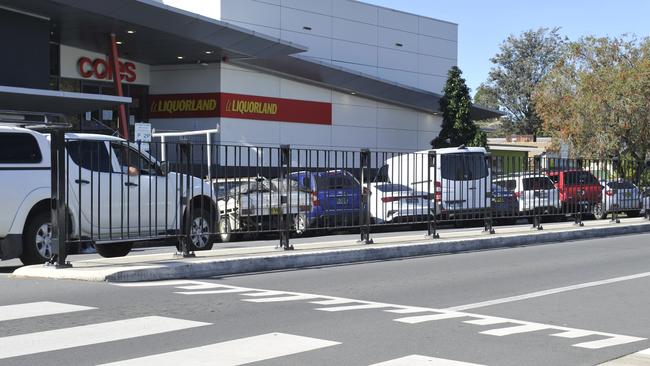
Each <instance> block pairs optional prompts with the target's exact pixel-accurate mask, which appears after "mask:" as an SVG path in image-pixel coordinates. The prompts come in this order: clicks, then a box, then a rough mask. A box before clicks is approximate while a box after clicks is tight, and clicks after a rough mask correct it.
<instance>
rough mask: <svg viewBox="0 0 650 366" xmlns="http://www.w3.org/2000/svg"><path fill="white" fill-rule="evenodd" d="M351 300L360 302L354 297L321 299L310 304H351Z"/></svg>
mask: <svg viewBox="0 0 650 366" xmlns="http://www.w3.org/2000/svg"><path fill="white" fill-rule="evenodd" d="M351 302H358V301H356V300H352V299H338V298H336V299H330V300H319V301H310V304H316V305H341V304H349V303H351Z"/></svg>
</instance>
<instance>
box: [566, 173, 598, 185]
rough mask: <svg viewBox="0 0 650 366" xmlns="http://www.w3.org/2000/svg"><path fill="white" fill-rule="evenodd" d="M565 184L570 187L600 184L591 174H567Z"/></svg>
mask: <svg viewBox="0 0 650 366" xmlns="http://www.w3.org/2000/svg"><path fill="white" fill-rule="evenodd" d="M564 184H565V185H568V186H585V185H595V184H600V183H599V182H598V179H596V177H594V175H593V174H591V173H589V172H565V173H564Z"/></svg>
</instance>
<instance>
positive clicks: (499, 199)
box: [494, 197, 503, 203]
mask: <svg viewBox="0 0 650 366" xmlns="http://www.w3.org/2000/svg"><path fill="white" fill-rule="evenodd" d="M494 202H495V203H503V197H497V198H495V199H494Z"/></svg>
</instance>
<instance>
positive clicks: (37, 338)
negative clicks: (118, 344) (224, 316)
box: [0, 316, 210, 359]
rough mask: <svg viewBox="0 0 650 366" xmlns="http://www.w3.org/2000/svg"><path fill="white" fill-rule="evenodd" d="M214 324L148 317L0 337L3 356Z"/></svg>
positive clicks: (1, 356)
mask: <svg viewBox="0 0 650 366" xmlns="http://www.w3.org/2000/svg"><path fill="white" fill-rule="evenodd" d="M205 325H210V323H202V322H195V321H190V320H182V319H174V318H165V317H159V316H147V317H143V318H134V319H126V320H118V321H113V322H108V323H98V324H89V325H82V326H78V327H72V328H63V329H57V330H50V331H45V332H37V333H28V334H21V335H15V336H9V337H4V338H0V359H5V358H9V357H17V356H24V355H30V354H34V353H40V352H49V351H56V350H61V349H67V348H73V347H80V346H87V345H91V344H98V343H105V342H112V341H117V340H122V339H129V338H136V337H143V336H148V335H152V334H159V333H167V332H172V331H177V330H181V329H189V328H196V327H202V326H205Z"/></svg>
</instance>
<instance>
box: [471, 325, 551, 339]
mask: <svg viewBox="0 0 650 366" xmlns="http://www.w3.org/2000/svg"><path fill="white" fill-rule="evenodd" d="M542 329H548V325H544V324H524V325H517V326H514V327H507V328H499V329H490V330H486V331H483V332H481V334H487V335H493V336H497V337H503V336H507V335H511V334H519V333H528V332H535V331H538V330H542Z"/></svg>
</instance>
